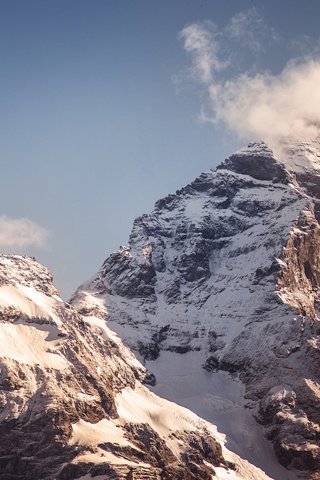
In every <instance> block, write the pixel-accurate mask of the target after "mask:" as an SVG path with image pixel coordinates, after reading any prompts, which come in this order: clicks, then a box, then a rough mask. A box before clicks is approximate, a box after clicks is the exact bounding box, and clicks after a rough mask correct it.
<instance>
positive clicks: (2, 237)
mask: <svg viewBox="0 0 320 480" xmlns="http://www.w3.org/2000/svg"><path fill="white" fill-rule="evenodd" d="M47 237H48V232H47V230H46V229H44V228H42V227H40V226H39V225H37V224H36V223H34V222H32V221H31V220H28V219H27V218H10V217H7V216H6V215H2V216H0V248H9V249H13V248H23V247H39V248H45V247H46V241H47Z"/></svg>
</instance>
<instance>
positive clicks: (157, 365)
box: [72, 141, 320, 480]
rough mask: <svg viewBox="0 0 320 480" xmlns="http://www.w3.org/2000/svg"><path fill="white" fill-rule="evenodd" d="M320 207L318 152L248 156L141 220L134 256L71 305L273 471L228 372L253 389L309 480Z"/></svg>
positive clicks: (314, 458) (310, 147)
mask: <svg viewBox="0 0 320 480" xmlns="http://www.w3.org/2000/svg"><path fill="white" fill-rule="evenodd" d="M319 202H320V143H319V142H318V141H315V142H313V143H309V144H306V143H301V144H296V145H290V146H289V145H287V146H285V147H283V148H282V155H281V160H279V159H277V158H276V157H275V155H274V154H273V152H272V151H271V150H270V149H269V148H268V147H267V146H266V145H265V144H264V143H252V144H249V146H248V147H247V148H245V149H243V150H240V151H238V152H236V153H235V154H234V155H231V156H230V157H229V158H228V159H227V160H225V161H224V162H223V163H222V164H221V165H220V166H219V167H218V168H217V169H216V170H215V171H209V172H206V173H203V174H201V175H200V176H199V177H198V178H197V179H196V180H195V181H194V182H192V183H191V184H190V185H187V186H186V187H184V188H182V189H181V190H179V191H177V192H176V193H175V194H173V195H169V196H167V197H166V198H164V199H162V200H159V201H158V202H157V203H156V205H155V208H154V210H153V211H152V212H151V213H150V214H146V215H142V216H141V217H139V218H137V219H136V220H135V222H134V225H133V229H132V233H131V235H130V239H129V246H128V247H121V248H120V250H119V251H118V252H116V253H114V254H112V255H111V256H110V257H109V258H107V260H106V261H105V262H104V264H103V265H102V267H101V269H100V271H99V272H98V273H97V275H95V276H94V278H93V279H91V280H90V281H89V282H87V283H86V284H84V285H82V286H81V287H80V288H79V290H78V291H77V292H76V294H75V295H74V297H73V299H72V304H73V306H74V307H75V308H76V309H77V310H78V311H79V313H81V314H82V315H83V316H84V318H91V316H92V315H93V314H95V315H98V316H99V317H100V318H101V319H103V318H104V319H105V320H106V321H107V323H108V326H109V328H111V329H112V330H114V331H116V332H117V334H118V335H119V336H120V337H121V338H122V339H123V340H124V342H125V343H126V345H128V346H129V347H131V348H132V349H133V350H134V351H135V352H136V353H137V354H138V355H139V356H140V358H141V359H142V360H143V361H144V363H145V365H146V366H147V367H148V369H149V371H150V372H153V373H155V374H156V377H157V379H156V380H157V383H156V385H155V386H154V390H155V391H158V392H160V393H162V394H164V395H165V396H167V398H171V399H173V400H176V401H178V402H179V403H181V404H184V405H187V406H188V407H191V408H192V409H193V410H194V411H195V412H198V413H200V414H202V415H203V416H205V417H207V418H208V419H210V420H212V419H213V418H215V417H214V413H213V414H212V413H210V412H216V410H215V409H216V405H217V401H220V402H221V404H223V408H224V423H223V424H222V427H223V428H224V427H226V430H228V431H229V430H230V432H231V433H230V435H231V439H230V442H229V443H230V445H231V446H232V441H233V444H234V445H233V447H234V450H235V451H237V449H238V451H239V453H242V451H241V448H242V449H243V446H244V445H246V442H247V441H248V442H249V443H248V447H250V448H251V449H252V450H254V449H256V448H257V451H256V452H253V453H252V452H251V453H252V455H251V456H253V457H254V456H255V455H256V457H257V458H258V457H259V456H260V457H259V458H260V460H261V461H260V460H259V461H260V464H261V462H263V454H264V453H265V455H266V458H267V447H266V450H265V452H263V451H262V452H260V453H259V452H258V447H257V442H256V441H255V438H256V437H255V436H253V438H252V439H251V440H250V439H249V440H248V438H245V435H246V434H248V435H250V432H249V431H248V429H246V430H245V429H244V430H243V431H242V433H241V432H240V429H243V426H244V424H245V422H244V420H243V419H244V418H247V417H248V411H247V410H245V408H244V404H243V403H242V404H241V405H240V404H239V401H240V400H239V399H240V398H242V402H244V398H243V397H244V392H243V391H242V393H241V392H240V390H241V384H240V386H239V382H238V383H237V385H238V386H234V388H235V389H237V388H238V389H239V392H240V393H239V396H238V400H237V401H238V403H237V401H236V400H235V399H234V398H233V400H232V401H231V397H232V388H229V387H228V382H230V381H232V379H231V378H230V375H229V377H228V375H226V373H221V372H229V373H230V374H231V375H232V376H233V378H234V382H236V380H235V379H237V378H240V379H241V381H242V382H243V384H244V385H245V398H246V405H247V407H249V408H250V412H251V413H252V414H253V415H254V416H255V418H256V419H257V420H258V422H259V423H260V424H262V425H263V426H264V432H265V434H266V437H267V438H268V439H269V440H271V442H272V443H273V446H274V449H275V452H276V454H277V457H278V459H279V461H280V462H281V464H282V465H284V466H286V467H287V468H288V469H289V470H290V469H291V470H295V471H296V472H297V471H298V472H301V474H302V475H303V478H308V479H310V478H314V479H316V478H320V446H319V439H320V428H319V414H320V387H319V360H320V355H319V354H320V350H319V348H320V343H319V333H320V324H319V320H318V306H319V281H320V234H319V231H320V227H319V219H320V204H319ZM91 305H94V306H93V307H91ZM95 305H97V307H96V306H95ZM178 364H179V365H180V367H179V368H180V371H182V370H183V372H184V377H183V378H182V377H181V376H179V368H177V365H178ZM217 372H218V373H217ZM152 379H153V377H152V375H149V381H152ZM217 379H218V380H217ZM153 380H154V379H153ZM217 381H218V382H220V384H219V385H220V386H217ZM154 383H155V382H154ZM234 385H235V384H234ZM219 388H220V390H219ZM214 389H215V390H214ZM228 389H229V393H228V395H229V396H228V395H227V394H226V395H225V396H223V395H222V397H219V392H221V391H227V390H228ZM196 390H197V391H196ZM230 392H231V393H230ZM214 393H215V395H214ZM205 402H207V403H205ZM228 402H229V403H230V402H231V403H230V405H231V404H232V405H233V406H231V407H230V408H229V409H228V407H227V404H228ZM232 402H233V403H232ZM234 402H236V403H234ZM235 405H236V407H239V409H240V410H241V409H242V410H241V412H242V413H240V410H235V408H236V407H235ZM240 407H241V408H240ZM232 408H233V410H232ZM232 412H233V414H234V412H237V413H238V414H239V415H238V417H237V419H238V430H235V429H234V425H232V426H231V425H230V421H229V420H230V418H232ZM241 415H242V416H241ZM245 415H247V417H245ZM222 416H223V415H222ZM250 418H251V416H250ZM246 424H247V425H248V423H246ZM231 427H232V429H233V431H231ZM253 428H254V427H253ZM256 428H259V427H258V425H257V426H256ZM226 433H228V432H226ZM241 435H242V436H241ZM250 441H251V443H250ZM260 447H261V445H260ZM250 448H248V449H247V450H250ZM260 450H261V448H260ZM262 450H263V449H262ZM249 453H250V452H249ZM251 453H250V454H251ZM250 454H249V457H250ZM268 455H269V453H268ZM270 455H271V454H270ZM249 457H247V458H249ZM270 458H271V457H270ZM266 463H268V460H267V461H266ZM269 463H270V465H271V463H272V462H271V461H270V462H269ZM273 467H274V478H277V479H279V480H284V479H286V478H288V479H289V478H296V476H295V475H296V474H292V476H291V474H290V473H289V472H288V473H284V471H280V470H276V467H275V466H274V465H273ZM279 468H280V467H279ZM199 478H200V477H199Z"/></svg>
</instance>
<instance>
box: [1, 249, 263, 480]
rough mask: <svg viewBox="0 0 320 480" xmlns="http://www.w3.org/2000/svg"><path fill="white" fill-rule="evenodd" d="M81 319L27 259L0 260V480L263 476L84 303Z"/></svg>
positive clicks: (98, 308)
mask: <svg viewBox="0 0 320 480" xmlns="http://www.w3.org/2000/svg"><path fill="white" fill-rule="evenodd" d="M81 309H82V310H83V313H84V315H83V316H82V315H81V314H79V313H78V312H77V311H76V310H75V309H74V308H73V307H71V306H70V305H69V304H67V303H64V302H63V301H62V300H61V299H60V298H59V296H58V294H57V291H56V290H55V288H54V287H53V285H52V278H51V275H50V274H49V272H48V271H47V269H45V268H44V267H42V266H41V265H39V264H38V263H36V262H35V260H34V259H31V258H27V257H20V256H5V255H3V256H0V433H1V440H0V478H1V480H18V479H20V480H53V479H56V480H73V479H78V478H79V479H80V478H81V479H90V478H99V479H114V480H117V479H118V480H128V479H136V480H142V479H150V480H160V479H161V480H165V479H167V480H169V479H177V480H178V479H181V480H182V479H183V480H189V479H190V480H192V479H194V480H196V479H197V480H198V479H203V480H206V479H207V480H210V479H211V478H212V475H214V474H215V472H216V473H217V474H218V473H219V472H220V473H219V475H220V476H221V478H225V477H224V476H225V475H229V474H232V475H234V478H235V479H239V480H241V479H243V480H244V479H250V478H258V479H261V480H267V477H266V476H265V475H264V474H263V473H262V472H259V471H258V470H256V469H255V468H254V467H251V466H250V465H248V464H247V463H245V462H242V461H241V460H240V459H239V458H237V457H236V456H234V455H232V454H230V453H228V451H227V450H226V449H225V448H224V447H223V437H222V436H221V435H219V434H218V433H217V431H216V429H215V428H214V427H213V426H212V425H210V424H209V423H207V422H205V421H203V420H200V419H199V418H198V417H197V416H196V415H194V414H193V413H192V412H190V411H188V410H186V409H184V408H182V407H178V406H177V405H174V404H172V403H171V402H168V401H165V400H162V399H160V398H159V397H157V396H156V395H154V394H153V393H151V392H150V391H149V390H147V389H146V387H144V386H143V385H142V383H141V382H143V381H144V380H145V379H146V371H145V369H144V367H143V366H142V365H141V364H140V363H139V362H138V361H137V359H136V358H135V357H134V356H133V355H132V354H131V353H130V352H129V351H128V349H127V348H125V347H124V346H123V344H122V342H121V341H120V339H119V338H118V337H117V335H115V334H114V333H113V332H111V331H110V330H109V329H108V327H107V326H106V325H105V322H104V320H101V318H100V315H101V312H103V306H102V305H101V304H100V302H99V300H97V299H94V298H93V297H91V298H89V297H87V298H86V299H85V304H84V305H83V306H82V308H81Z"/></svg>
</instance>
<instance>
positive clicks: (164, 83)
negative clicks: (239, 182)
mask: <svg viewBox="0 0 320 480" xmlns="http://www.w3.org/2000/svg"><path fill="white" fill-rule="evenodd" d="M319 19H320V2H319V1H318V0H307V1H306V0H304V1H302V0H301V1H298V0H265V1H264V0H228V1H226V2H223V1H220V0H157V1H156V0H94V1H92V0H28V1H24V0H0V55H1V76H0V106H1V115H0V164H1V168H2V182H1V189H0V199H1V203H0V204H1V211H0V250H1V252H2V253H19V254H30V255H34V256H36V258H37V259H38V260H39V261H40V262H41V263H43V264H45V265H46V266H48V267H49V268H50V270H51V271H52V272H53V274H54V279H55V285H56V286H57V288H58V289H59V290H60V292H61V293H62V295H63V296H64V297H65V298H68V297H69V296H70V295H71V294H72V293H73V291H74V290H75V289H76V288H77V287H78V286H79V285H80V284H81V283H82V282H83V281H85V280H86V279H88V278H89V277H90V276H91V275H93V274H94V273H95V272H96V271H97V269H98V268H99V266H100V264H101V263H102V262H103V261H104V259H105V258H106V257H107V255H109V254H110V253H111V252H112V251H114V250H116V249H117V248H118V247H119V246H120V245H121V244H126V243H127V241H128V236H129V233H130V230H131V227H132V222H133V220H134V218H135V217H136V216H138V215H141V214H143V213H147V212H149V211H150V210H152V208H153V205H154V202H155V201H156V200H158V199H159V198H161V197H163V196H165V195H167V194H169V193H173V192H174V191H175V190H176V189H178V188H181V187H182V186H183V185H185V184H186V183H188V182H190V181H192V180H193V179H194V178H195V177H196V176H197V175H199V174H200V173H201V172H202V171H205V170H209V169H210V168H213V167H215V166H216V165H217V164H218V163H220V162H221V161H222V160H223V159H224V158H225V157H226V156H227V155H229V154H231V153H232V152H233V151H234V150H235V149H237V148H239V147H241V146H242V145H244V144H245V143H246V141H247V139H250V138H251V136H256V135H259V136H264V135H266V136H268V132H269V130H270V129H269V124H270V125H273V124H274V123H275V122H277V124H278V125H281V126H282V130H281V132H282V131H283V129H284V130H285V127H286V119H285V120H284V118H283V112H284V111H285V112H286V111H289V110H290V108H291V107H290V106H291V99H293V102H292V112H291V111H290V114H289V116H291V117H290V118H291V120H290V122H291V123H289V126H290V129H291V130H294V128H295V126H296V125H299V126H301V122H300V117H299V118H298V119H297V118H296V117H294V116H295V115H296V112H297V111H298V110H300V106H301V105H302V104H303V105H304V109H303V111H302V113H301V115H302V117H303V118H304V119H306V128H309V126H310V125H319V124H320V122H319V120H320V105H319V106H318V103H317V99H318V98H319V95H318V94H319V88H320V87H318V88H317V85H319V83H318V74H319V72H320V67H319V51H320V28H319ZM181 32H182V33H181ZM293 60H295V61H294V62H293ZM288 62H289V66H288ZM318 67H319V68H318ZM283 69H285V71H284V72H283ZM243 86H245V88H244V87H243ZM287 87H288V88H287ZM237 92H240V93H241V101H240V99H239V98H240V97H239V95H240V94H239V95H238V93H237ZM288 92H289V93H288ZM308 95H309V96H313V95H315V96H314V97H313V100H312V102H311V103H312V105H310V108H309V106H308V105H307V106H308V109H307V110H306V107H305V106H306V104H308V98H309V97H308ZM317 95H318V96H317ZM253 98H254V102H255V105H256V104H258V105H260V103H261V102H262V101H263V102H264V103H269V104H270V103H272V102H273V101H274V100H276V102H277V104H279V105H281V109H280V111H279V112H277V115H276V116H275V117H273V115H270V112H269V113H268V112H267V114H266V113H265V109H264V110H263V112H262V109H260V110H259V111H257V109H256V108H255V105H253V104H252V99H253ZM294 99H300V100H299V101H300V104H299V105H298V103H295V101H294ZM289 100H290V101H289ZM250 102H251V103H250ZM259 102H260V103H259ZM297 102H298V100H297ZM243 109H245V110H243ZM273 109H276V107H273ZM244 111H245V114H246V118H249V117H250V118H251V119H252V121H250V122H249V121H247V122H245V121H244V120H243V118H244V115H243V112H244ZM317 112H319V114H318V113H317ZM213 118H215V119H216V121H214V120H213ZM208 119H209V121H206V120H208ZM217 119H219V121H217ZM296 120H297V121H296ZM298 120H299V121H298ZM307 120H308V121H307ZM243 122H244V123H243ZM268 122H269V123H268ZM239 123H241V128H240V127H239ZM258 124H261V128H260V127H259V128H258ZM263 126H264V127H263ZM262 127H263V128H262ZM297 128H298V127H297ZM299 132H300V130H299ZM252 139H254V138H252ZM271 140H272V139H271Z"/></svg>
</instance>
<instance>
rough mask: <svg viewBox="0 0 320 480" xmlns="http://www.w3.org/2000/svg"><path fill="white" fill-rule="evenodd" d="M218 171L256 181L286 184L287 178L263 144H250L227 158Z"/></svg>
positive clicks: (283, 169)
mask: <svg viewBox="0 0 320 480" xmlns="http://www.w3.org/2000/svg"><path fill="white" fill-rule="evenodd" d="M218 169H227V170H231V171H233V172H236V173H240V174H243V175H250V176H251V177H253V178H256V179H257V180H268V181H270V180H271V181H273V182H281V183H288V180H289V176H288V173H287V172H286V169H285V167H284V165H283V164H282V163H281V162H280V161H278V160H277V159H276V157H275V155H274V153H273V151H272V150H271V149H270V148H269V147H268V145H267V144H266V143H264V142H252V143H249V144H248V146H247V147H245V148H242V149H240V150H238V151H236V152H235V153H234V154H232V155H231V156H230V157H229V158H227V159H226V160H225V161H224V162H223V163H222V164H221V165H219V166H218Z"/></svg>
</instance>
